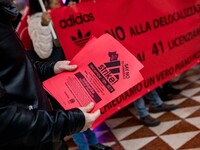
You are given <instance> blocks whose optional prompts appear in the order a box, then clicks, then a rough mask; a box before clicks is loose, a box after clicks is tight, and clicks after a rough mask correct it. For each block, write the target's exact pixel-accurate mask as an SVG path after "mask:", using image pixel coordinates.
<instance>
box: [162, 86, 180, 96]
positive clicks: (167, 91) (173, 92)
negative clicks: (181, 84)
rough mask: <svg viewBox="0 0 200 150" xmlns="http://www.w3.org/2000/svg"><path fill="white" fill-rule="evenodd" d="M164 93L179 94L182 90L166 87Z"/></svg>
mask: <svg viewBox="0 0 200 150" xmlns="http://www.w3.org/2000/svg"><path fill="white" fill-rule="evenodd" d="M163 91H164V92H165V93H168V94H179V93H180V92H181V89H176V88H174V87H172V86H171V85H164V86H163Z"/></svg>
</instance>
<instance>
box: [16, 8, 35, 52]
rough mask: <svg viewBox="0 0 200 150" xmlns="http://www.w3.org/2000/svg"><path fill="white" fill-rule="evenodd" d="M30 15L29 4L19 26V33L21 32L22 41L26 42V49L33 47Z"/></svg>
mask: <svg viewBox="0 0 200 150" xmlns="http://www.w3.org/2000/svg"><path fill="white" fill-rule="evenodd" d="M28 15H29V6H26V8H25V10H24V14H23V16H22V18H21V20H20V22H19V24H18V26H17V29H16V31H17V33H18V34H19V37H20V39H21V41H22V42H23V44H24V47H25V49H26V50H31V49H32V44H31V39H30V36H29V33H28V22H27V19H28Z"/></svg>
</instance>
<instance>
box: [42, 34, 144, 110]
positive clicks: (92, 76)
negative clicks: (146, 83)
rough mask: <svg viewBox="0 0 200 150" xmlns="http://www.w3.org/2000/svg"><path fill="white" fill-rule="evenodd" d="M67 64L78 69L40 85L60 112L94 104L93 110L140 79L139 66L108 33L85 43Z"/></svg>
mask: <svg viewBox="0 0 200 150" xmlns="http://www.w3.org/2000/svg"><path fill="white" fill-rule="evenodd" d="M71 64H77V65H78V69H77V70H76V71H74V72H64V73H61V74H58V75H56V76H54V77H52V78H50V79H48V80H46V81H44V82H43V85H44V88H45V89H46V90H47V91H48V92H49V93H50V94H51V95H52V96H53V97H54V98H55V99H56V100H57V101H58V102H59V103H60V104H61V105H62V107H63V108H64V109H70V108H74V107H81V106H86V105H87V104H88V103H90V102H94V103H95V107H94V109H93V111H95V110H97V109H99V108H101V107H103V106H104V105H106V104H107V103H109V102H110V101H112V100H113V99H114V98H116V97H117V96H119V95H120V94H122V93H123V92H125V91H126V90H128V89H129V88H131V87H133V86H134V85H136V84H137V83H139V82H140V81H142V80H143V77H142V75H141V74H140V70H141V69H142V68H143V65H142V64H141V63H140V62H139V61H138V60H137V59H136V58H135V57H134V56H133V55H132V54H131V53H130V52H129V51H128V50H127V49H126V48H125V47H123V46H122V45H121V44H120V43H119V42H118V41H117V40H115V39H114V38H113V37H112V36H110V35H109V34H104V35H102V36H101V37H99V38H98V39H97V38H93V39H92V40H91V41H89V43H87V44H86V45H85V46H84V47H83V49H82V50H81V51H80V52H79V53H78V54H77V55H76V56H75V57H74V58H73V59H72V61H71Z"/></svg>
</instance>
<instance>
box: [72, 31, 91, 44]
mask: <svg viewBox="0 0 200 150" xmlns="http://www.w3.org/2000/svg"><path fill="white" fill-rule="evenodd" d="M90 36H91V32H90V31H88V32H87V33H86V34H85V35H84V36H83V35H82V33H81V31H80V30H79V29H78V37H77V38H76V37H74V36H71V39H72V41H73V42H74V44H76V46H78V47H83V46H84V45H85V44H86V43H87V42H88V41H89V39H90Z"/></svg>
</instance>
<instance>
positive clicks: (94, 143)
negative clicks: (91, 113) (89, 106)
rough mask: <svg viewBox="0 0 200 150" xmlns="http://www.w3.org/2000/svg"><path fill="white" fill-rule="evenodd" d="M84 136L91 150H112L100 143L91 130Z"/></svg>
mask: <svg viewBox="0 0 200 150" xmlns="http://www.w3.org/2000/svg"><path fill="white" fill-rule="evenodd" d="M84 134H85V136H86V138H87V140H88V144H89V148H90V150H112V148H111V147H109V146H106V145H103V144H101V143H99V142H98V139H97V137H96V135H95V133H94V131H92V130H91V129H87V130H86V131H85V132H84Z"/></svg>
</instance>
